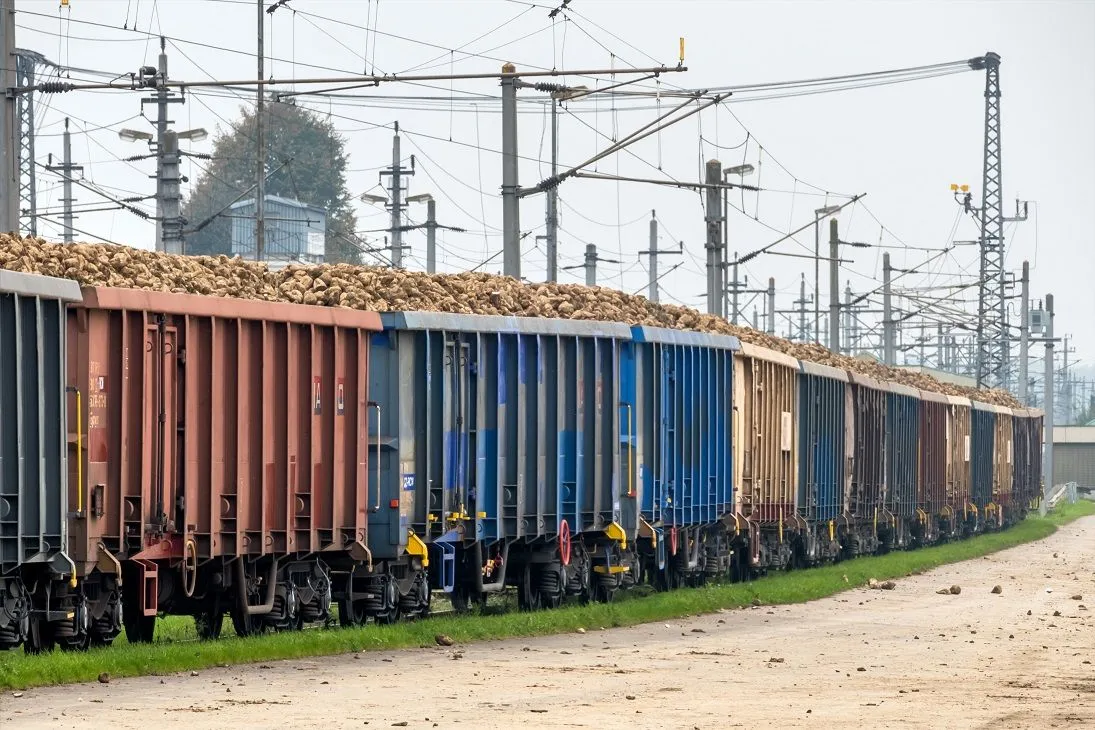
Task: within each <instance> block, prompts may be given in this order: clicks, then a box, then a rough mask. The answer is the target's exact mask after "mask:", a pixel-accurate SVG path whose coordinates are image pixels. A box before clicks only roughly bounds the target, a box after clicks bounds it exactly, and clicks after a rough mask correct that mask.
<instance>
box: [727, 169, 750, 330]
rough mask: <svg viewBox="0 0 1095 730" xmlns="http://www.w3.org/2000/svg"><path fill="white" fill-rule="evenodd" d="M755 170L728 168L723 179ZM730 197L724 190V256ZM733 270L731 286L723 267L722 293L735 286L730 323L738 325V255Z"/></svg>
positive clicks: (735, 257)
mask: <svg viewBox="0 0 1095 730" xmlns="http://www.w3.org/2000/svg"><path fill="white" fill-rule="evenodd" d="M755 170H756V168H755V167H753V166H752V165H750V164H748V163H746V164H744V165H735V166H733V167H727V168H726V169H724V170H723V171H722V179H723V181H724V182H725V181H726V178H728V177H730V176H731V175H736V176H737V177H745V176H746V175H752V174H753V172H754V171H755ZM729 195H730V191H729V189H727V188H723V191H722V250H723V254H724V255H725V254H726V252H728V251H729V250H730V198H729ZM732 269H733V272H732V273H733V284H729V283H728V282H727V281H726V268H725V266H724V267H723V270H722V272H721V275H722V291H723V296H725V293H726V290H727V288H729V286H733V288H734V293H733V295H732V296H731V298H730V299H731V307H730V321H731V322H733V323H734V324H737V323H738V257H737V254H735V255H734V263H733V266H732Z"/></svg>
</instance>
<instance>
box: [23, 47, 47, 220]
mask: <svg viewBox="0 0 1095 730" xmlns="http://www.w3.org/2000/svg"><path fill="white" fill-rule="evenodd" d="M39 66H50V67H54V68H55V67H56V64H55V63H53V62H52V61H50V60H48V59H47V58H46V57H45V56H43V55H42V54H41V53H38V52H37V51H28V50H26V49H25V48H16V49H15V83H16V85H17V86H33V85H34V75H35V73H36V72H37V70H38V67H39ZM15 103H16V110H15V113H16V119H17V123H18V125H19V144H17V145H16V154H17V155H18V158H19V231H20V232H21V233H23V234H24V235H31V236H37V235H38V218H37V216H36V215H35V212H36V211H37V209H38V207H37V206H38V195H37V184H36V179H35V174H34V92H28V93H26V94H20V95H19V96H18V98H17V99H16V102H15Z"/></svg>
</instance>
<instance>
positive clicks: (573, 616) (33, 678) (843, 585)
mask: <svg viewBox="0 0 1095 730" xmlns="http://www.w3.org/2000/svg"><path fill="white" fill-rule="evenodd" d="M1092 514H1095V502H1088V501H1081V502H1078V503H1076V504H1074V505H1062V506H1060V507H1059V508H1058V509H1057V510H1055V511H1054V512H1053V513H1051V514H1050V515H1048V516H1046V517H1044V518H1043V517H1037V516H1033V517H1031V518H1029V519H1027V520H1025V521H1024V522H1022V523H1021V524H1019V525H1016V526H1015V527H1013V528H1011V529H1009V530H1007V531H1006V532H999V533H991V534H988V535H982V536H979V537H975V538H973V539H970V540H965V541H962V542H957V543H950V544H946V545H939V546H935V547H930V548H925V549H922V550H914V551H910V552H896V553H890V554H888V555H883V556H877V557H867V558H858V559H856V560H850V561H847V562H844V563H840V564H838V565H830V566H825V567H821V568H815V569H811V570H804V571H796V572H789V573H779V574H776V575H773V576H770V577H766V578H762V579H760V580H757V581H754V582H751V583H731V584H721V585H713V586H708V587H704V588H691V589H681V590H678V591H673V592H671V593H657V594H651V595H648V596H644V597H641V598H638V597H634V598H632V597H630V596H629V597H628V598H625V599H624V600H620V601H618V602H616V603H612V604H607V605H606V604H592V605H588V606H566V607H563V608H561V609H557V610H554V611H541V612H537V613H517V612H510V613H503V614H496V615H476V614H473V615H465V616H455V615H447V616H446V615H441V616H435V617H433V618H430V619H427V620H424V621H417V622H410V623H404V624H398V625H395V626H375V625H369V626H365V627H361V628H352V629H320V630H314V631H301V632H289V633H282V634H270V635H264V636H258V637H252V638H247V639H238V638H228V639H221V640H220V641H212V642H198V641H186V640H185V639H186V638H187V636H188V632H187V631H186V630H185V629H184V628H183V627H186V626H188V620H187V619H185V618H178V617H177V618H174V619H169V620H167V621H162V622H160V623H161V625H162V629H163V630H158V634H160V637H159V640H158V641H157V642H156V643H154V644H150V645H133V644H125V643H124V642H122V641H119V642H118V643H116V645H115V646H113V647H111V648H107V649H93V650H91V651H88V652H84V653H65V652H53V653H51V654H48V655H44V656H36V657H31V656H26V655H24V654H23V653H22V652H21V651H14V652H6V653H4V654H0V688H6V689H24V688H27V687H34V686H42V685H52V684H67V683H72V682H86V681H92V680H95V679H96V678H97V677H98V676H99V674H100V673H101V672H107V673H109V674H110V676H111V677H131V676H139V675H159V674H171V673H174V672H180V671H189V670H194V669H202V668H206V667H213V666H219V665H229V664H242V663H248V662H258V661H272V660H277V659H295V658H300V657H309V656H323V655H331V654H341V653H346V652H357V651H362V650H378V649H399V648H407V647H417V646H423V645H432V644H433V643H434V636H435V635H436V634H448V635H449V636H450V637H452V638H453V639H454V640H455V641H457V642H461V643H466V642H471V641H477V640H484V639H503V638H515V637H523V636H536V635H546V634H555V633H562V632H568V631H573V630H575V629H577V628H579V627H588V626H598V627H616V626H631V625H634V624H640V623H646V622H650V621H663V620H666V619H672V618H679V617H681V616H686V615H693V614H700V613H708V612H712V611H716V610H718V609H720V608H737V607H739V606H747V605H750V604H751V603H752V602H753V601H754V600H757V601H760V602H761V603H764V604H787V603H802V602H804V601H811V600H816V599H818V598H824V597H827V596H831V595H833V594H835V593H839V592H841V591H845V590H848V589H851V588H857V587H860V586H863V585H865V584H866V583H867V581H868V580H869V579H870V578H876V579H878V580H885V579H887V578H899V577H902V576H907V575H910V574H912V573H916V572H922V571H925V570H930V569H932V568H936V567H938V566H941V565H945V564H947V563H955V562H959V561H963V560H969V559H971V558H977V557H981V556H983V555H988V554H990V553H994V552H997V551H1000V550H1004V549H1007V548H1010V547H1015V546H1017V545H1021V544H1023V543H1027V542H1033V541H1035V540H1040V539H1042V538H1045V537H1048V536H1049V535H1051V534H1053V532H1055V531H1056V529H1057V527H1059V526H1061V525H1064V524H1066V523H1068V522H1071V521H1072V520H1075V519H1078V518H1080V517H1084V516H1087V515H1092ZM845 576H847V580H846V581H845ZM229 625H230V624H227V622H226V626H225V628H226V629H228V627H229ZM165 634H166V636H165ZM189 635H192V633H190V634H189Z"/></svg>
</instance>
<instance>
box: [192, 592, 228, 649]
mask: <svg viewBox="0 0 1095 730" xmlns="http://www.w3.org/2000/svg"><path fill="white" fill-rule="evenodd" d="M223 627H224V609H223V608H222V607H221V594H220V593H213V594H211V595H210V596H208V597H207V598H206V599H205V601H204V602H203V605H202V607H201V609H200V610H199V611H198V612H197V613H195V614H194V629H195V631H197V633H198V638H199V639H219V638H220V637H221V630H222V628H223Z"/></svg>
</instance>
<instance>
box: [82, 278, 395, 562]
mask: <svg viewBox="0 0 1095 730" xmlns="http://www.w3.org/2000/svg"><path fill="white" fill-rule="evenodd" d="M84 301H85V304H84V306H83V307H74V308H72V309H71V310H70V313H69V317H68V332H69V342H70V354H71V357H70V358H69V363H68V369H69V373H68V375H69V382H72V383H77V384H79V386H80V387H81V388H83V389H85V392H86V393H87V397H86V398H85V405H84V407H85V413H84V414H83V416H84V422H85V423H86V424H87V427H88V448H87V451H86V454H85V463H84V466H85V474H86V475H87V479H86V484H87V491H88V493H87V494H86V495H85V501H86V502H87V504H88V510H87V517H86V519H84V520H82V521H80V523H79V525H78V527H77V528H76V529H75V530H74V532H75V533H77V534H75V535H74V537H75V538H76V539H74V541H73V542H74V550H75V551H76V553H77V554H76V555H75V556H74V557H75V558H76V559H77V560H78V561H80V562H82V564H83V568H84V570H85V571H90V570H91V568H92V567H94V564H95V561H96V558H97V554H98V551H97V546H98V545H99V544H100V543H101V544H102V545H103V547H104V548H105V549H106V550H107V551H108V552H110V553H112V554H114V555H115V556H117V557H119V558H121V559H130V560H132V559H145V558H147V559H152V560H156V559H177V558H180V557H181V552H182V550H183V548H184V546H185V545H186V544H187V542H188V541H191V540H192V541H193V542H194V544H195V546H196V549H197V550H196V551H197V554H198V557H199V560H205V559H208V558H212V557H220V556H227V557H231V556H236V555H250V556H257V555H271V554H272V555H277V554H285V553H313V552H316V551H323V550H343V549H347V548H348V547H349V546H350V545H351V544H353V543H355V542H359V543H362V544H364V543H365V541H366V525H367V513H368V504H369V495H368V493H367V492H368V483H367V478H366V473H367V460H368V459H367V457H368V443H369V435H368V421H367V413H366V401H367V384H368V362H369V337H370V335H371V333H372V331H375V330H378V329H379V328H380V320H379V317H378V316H377V315H376V314H374V313H366V312H356V311H352V310H340V309H333V308H327V307H308V306H304V305H293V304H270V303H264V302H252V301H242V300H233V299H225V298H215V297H198V296H191V295H182V294H171V293H160V292H145V291H134V290H124V289H102V288H99V289H96V288H86V289H85V290H84ZM74 407H75V406H70V408H73V409H74ZM74 416H75V413H70V419H69V420H70V423H73V422H75V418H74ZM70 471H72V469H70ZM74 489H75V486H71V487H70V499H74V495H73V494H72V493H71V492H73V491H74Z"/></svg>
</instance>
